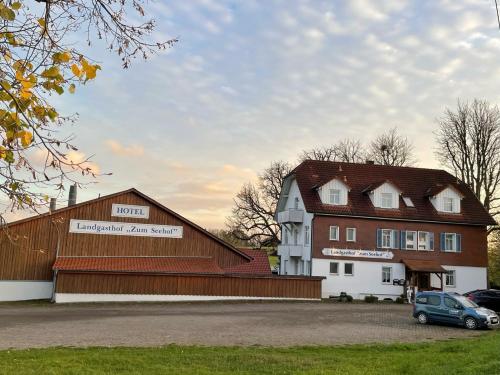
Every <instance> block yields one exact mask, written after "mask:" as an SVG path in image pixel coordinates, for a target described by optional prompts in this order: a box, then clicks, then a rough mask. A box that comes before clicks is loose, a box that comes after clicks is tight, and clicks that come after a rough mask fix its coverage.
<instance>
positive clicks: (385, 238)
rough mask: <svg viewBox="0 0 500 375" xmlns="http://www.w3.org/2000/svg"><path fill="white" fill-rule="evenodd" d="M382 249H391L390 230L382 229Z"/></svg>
mask: <svg viewBox="0 0 500 375" xmlns="http://www.w3.org/2000/svg"><path fill="white" fill-rule="evenodd" d="M382 248H384V249H390V248H392V230H391V229H382Z"/></svg>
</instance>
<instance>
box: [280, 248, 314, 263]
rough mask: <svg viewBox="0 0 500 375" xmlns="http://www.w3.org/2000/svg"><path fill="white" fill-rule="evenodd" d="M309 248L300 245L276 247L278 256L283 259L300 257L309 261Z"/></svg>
mask: <svg viewBox="0 0 500 375" xmlns="http://www.w3.org/2000/svg"><path fill="white" fill-rule="evenodd" d="M309 251H310V250H309V248H306V247H304V246H302V245H278V255H279V256H284V257H301V258H302V259H303V260H309V255H310V254H309Z"/></svg>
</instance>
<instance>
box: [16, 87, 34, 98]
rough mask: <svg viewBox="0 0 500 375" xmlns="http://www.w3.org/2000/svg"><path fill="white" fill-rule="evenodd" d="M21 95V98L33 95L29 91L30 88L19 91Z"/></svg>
mask: <svg viewBox="0 0 500 375" xmlns="http://www.w3.org/2000/svg"><path fill="white" fill-rule="evenodd" d="M19 95H20V96H21V98H23V99H29V98H31V95H33V94H32V93H31V91H29V90H28V89H22V90H21V91H20V92H19Z"/></svg>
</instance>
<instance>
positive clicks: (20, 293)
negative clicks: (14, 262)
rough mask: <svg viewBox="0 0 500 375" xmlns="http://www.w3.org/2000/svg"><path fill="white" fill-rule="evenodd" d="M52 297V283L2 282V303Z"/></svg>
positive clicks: (0, 297)
mask: <svg viewBox="0 0 500 375" xmlns="http://www.w3.org/2000/svg"><path fill="white" fill-rule="evenodd" d="M51 297H52V282H51V281H24V280H12V281H10V280H8V281H6V280H5V281H4V280H0V301H26V300H30V299H49V298H51Z"/></svg>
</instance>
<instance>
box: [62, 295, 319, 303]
mask: <svg viewBox="0 0 500 375" xmlns="http://www.w3.org/2000/svg"><path fill="white" fill-rule="evenodd" d="M228 300H233V301H234V300H295V301H297V300H304V301H319V300H316V299H311V298H279V297H240V296H187V295H156V294H83V293H56V295H55V301H56V303H73V302H175V301H228Z"/></svg>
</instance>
